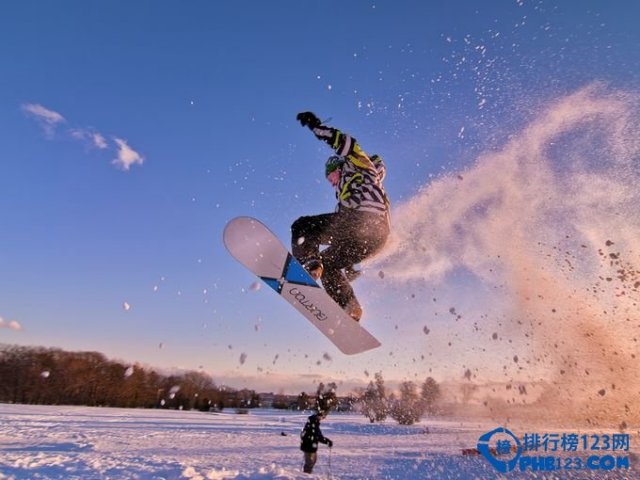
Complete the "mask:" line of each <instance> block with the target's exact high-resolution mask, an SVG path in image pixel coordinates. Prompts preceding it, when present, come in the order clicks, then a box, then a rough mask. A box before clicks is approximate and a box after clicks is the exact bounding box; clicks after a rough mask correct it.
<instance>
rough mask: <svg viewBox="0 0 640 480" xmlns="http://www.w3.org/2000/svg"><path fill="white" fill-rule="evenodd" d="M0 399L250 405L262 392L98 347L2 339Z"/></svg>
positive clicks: (130, 405) (140, 404)
mask: <svg viewBox="0 0 640 480" xmlns="http://www.w3.org/2000/svg"><path fill="white" fill-rule="evenodd" d="M0 402H12V403H27V404H45V405H86V406H106V407H124V408H138V407H142V408H175V409H184V410H190V409H198V410H204V411H208V410H212V409H222V408H225V407H231V408H250V407H252V406H258V405H259V403H260V398H259V396H258V394H257V393H256V392H255V391H253V390H234V389H230V388H227V387H224V386H217V385H216V384H215V383H214V381H213V379H212V378H211V377H210V376H209V375H208V374H206V373H203V372H198V371H188V372H184V373H180V374H170V375H166V374H162V373H159V372H157V371H156V370H155V369H152V368H146V367H143V366H141V365H138V364H135V365H127V364H124V363H122V362H118V361H114V360H109V359H107V358H106V357H105V356H104V355H103V354H102V353H99V352H68V351H64V350H60V349H55V348H43V347H25V346H15V345H0Z"/></svg>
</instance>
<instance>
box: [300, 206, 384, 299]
mask: <svg viewBox="0 0 640 480" xmlns="http://www.w3.org/2000/svg"><path fill="white" fill-rule="evenodd" d="M388 236H389V222H388V219H387V217H385V216H382V215H378V214H375V213H370V212H359V211H357V210H350V209H342V210H341V211H338V212H336V213H325V214H322V215H313V216H308V217H300V218H299V219H297V220H296V221H295V222H293V225H291V249H292V253H293V256H294V257H296V258H297V259H298V260H299V261H300V262H301V263H302V264H303V265H304V264H305V263H306V262H308V261H309V260H312V259H319V260H321V261H322V264H323V267H324V273H323V275H322V285H323V286H324V288H325V290H326V291H327V293H328V294H329V295H330V296H331V298H333V299H334V300H335V301H336V303H337V304H338V305H340V306H341V307H343V308H344V307H345V306H346V305H347V303H349V301H350V300H351V299H352V298H354V297H355V295H354V293H353V289H352V288H351V285H350V284H349V281H348V280H347V277H346V275H345V273H344V272H343V269H345V268H349V267H351V266H353V265H354V264H356V263H359V262H361V261H363V260H364V259H366V258H369V257H371V256H372V255H374V254H376V253H377V252H379V251H380V250H381V249H382V247H383V246H384V244H385V242H386V241H387V237H388ZM321 245H328V247H327V248H326V249H324V250H323V251H322V252H321V251H320V246H321Z"/></svg>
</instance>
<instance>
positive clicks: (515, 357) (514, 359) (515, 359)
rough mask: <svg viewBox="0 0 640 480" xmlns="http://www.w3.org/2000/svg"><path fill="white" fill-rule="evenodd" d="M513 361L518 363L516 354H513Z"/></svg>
mask: <svg viewBox="0 0 640 480" xmlns="http://www.w3.org/2000/svg"><path fill="white" fill-rule="evenodd" d="M513 361H514V362H515V363H518V355H514V356H513Z"/></svg>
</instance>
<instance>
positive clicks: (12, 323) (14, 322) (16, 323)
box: [0, 317, 22, 331]
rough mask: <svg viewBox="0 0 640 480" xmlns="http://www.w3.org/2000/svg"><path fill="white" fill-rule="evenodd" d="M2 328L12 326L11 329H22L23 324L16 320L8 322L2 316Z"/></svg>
mask: <svg viewBox="0 0 640 480" xmlns="http://www.w3.org/2000/svg"><path fill="white" fill-rule="evenodd" d="M0 328H10V329H11V330H16V331H19V330H22V325H20V324H19V323H18V322H16V321H15V320H11V321H10V322H7V321H5V319H4V318H2V317H0Z"/></svg>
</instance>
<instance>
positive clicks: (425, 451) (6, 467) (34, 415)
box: [0, 404, 640, 480]
mask: <svg viewBox="0 0 640 480" xmlns="http://www.w3.org/2000/svg"><path fill="white" fill-rule="evenodd" d="M305 420H306V414H300V413H290V412H283V413H280V412H279V411H275V410H259V411H252V412H250V413H249V414H236V413H234V412H231V411H230V412H228V413H226V412H225V413H221V414H213V413H201V412H193V411H189V412H182V411H172V410H127V409H107V408H85V407H52V406H32V405H28V406H25V405H4V404H0V479H1V480H8V479H83V480H89V479H158V480H160V479H223V478H229V479H297V478H335V479H363V478H376V479H377V478H381V479H392V478H395V479H422V478H443V479H455V478H457V479H474V478H478V479H484V478H507V479H511V478H513V479H516V478H517V479H520V478H537V479H541V478H549V479H551V478H554V479H555V478H558V479H564V478H570V479H574V478H575V479H586V478H594V479H595V478H598V479H604V478H612V479H613V478H615V479H627V478H639V477H640V471H639V470H638V456H637V453H638V435H637V432H634V434H633V435H631V452H632V453H631V459H632V461H631V469H624V470H622V469H614V470H612V471H610V472H608V473H605V472H603V471H590V470H580V471H573V472H572V471H562V472H560V473H545V474H542V473H540V472H537V473H532V472H529V473H526V474H523V473H516V472H511V473H507V474H504V475H500V474H498V473H497V471H496V470H495V469H494V468H493V466H491V465H490V464H489V462H487V461H486V459H484V457H482V456H463V455H461V449H462V448H470V447H475V445H476V443H477V441H478V438H479V436H480V435H481V434H483V433H485V432H487V431H489V430H492V429H494V428H495V427H496V425H495V424H494V423H492V422H490V421H482V422H479V421H474V420H466V421H463V420H455V419H438V420H433V419H430V420H425V421H423V422H421V423H420V424H418V425H414V426H411V427H401V426H398V425H396V424H395V423H394V422H393V421H387V422H384V423H382V424H373V425H372V424H369V423H368V420H367V419H366V418H364V417H362V416H359V415H354V414H332V415H330V416H329V417H328V418H327V419H326V420H325V421H324V422H323V427H322V428H323V433H324V434H325V435H326V436H327V437H329V438H331V439H332V440H333V442H334V447H333V449H332V450H331V454H330V452H329V449H328V448H326V446H325V445H321V449H320V451H319V460H318V464H317V465H316V469H315V471H314V474H313V475H305V474H303V473H301V463H302V454H301V452H300V451H299V450H298V439H299V437H298V434H299V431H300V429H301V427H302V426H303V424H304V421H305ZM549 430H551V429H548V430H546V431H549ZM557 430H558V429H556V431H557Z"/></svg>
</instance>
